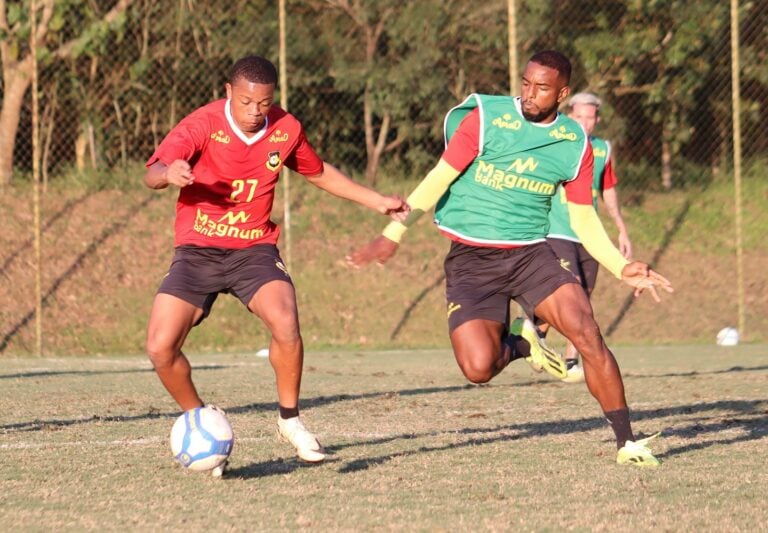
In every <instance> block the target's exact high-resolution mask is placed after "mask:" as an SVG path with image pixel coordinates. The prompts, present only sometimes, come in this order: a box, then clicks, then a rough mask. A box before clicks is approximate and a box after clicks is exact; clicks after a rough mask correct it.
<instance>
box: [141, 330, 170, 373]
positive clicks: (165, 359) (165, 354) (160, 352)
mask: <svg viewBox="0 0 768 533" xmlns="http://www.w3.org/2000/svg"><path fill="white" fill-rule="evenodd" d="M146 350H147V355H148V356H149V360H150V361H151V362H152V366H154V367H155V368H165V367H168V366H171V365H173V360H174V358H175V357H176V355H177V354H178V350H175V349H174V348H173V346H171V345H169V344H168V343H164V342H162V340H161V339H159V338H158V337H156V336H152V335H150V336H148V337H147V344H146Z"/></svg>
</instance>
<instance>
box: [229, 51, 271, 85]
mask: <svg viewBox="0 0 768 533" xmlns="http://www.w3.org/2000/svg"><path fill="white" fill-rule="evenodd" d="M240 78H242V79H244V80H246V81H249V82H251V83H261V84H264V85H269V84H270V83H271V84H273V85H275V86H277V69H276V68H275V65H273V64H272V62H271V61H269V60H268V59H264V58H263V57H261V56H245V57H242V58H240V59H238V60H237V61H236V62H235V64H234V65H232V68H231V69H230V70H229V83H230V84H234V83H235V81H237V80H239V79H240Z"/></svg>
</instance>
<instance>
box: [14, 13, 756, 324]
mask: <svg viewBox="0 0 768 533" xmlns="http://www.w3.org/2000/svg"><path fill="white" fill-rule="evenodd" d="M0 5H2V8H3V9H2V11H3V13H2V15H1V16H2V17H3V19H2V20H0V33H1V38H2V41H1V43H0V46H1V47H2V60H3V67H4V76H3V80H2V86H1V87H0V94H2V98H3V103H2V116H1V117H0V184H6V185H7V184H13V183H15V182H22V181H24V180H27V179H29V175H30V172H31V169H32V125H31V124H32V121H31V98H30V94H29V90H28V88H29V79H30V63H29V58H30V42H29V35H30V30H29V8H28V6H29V2H25V1H15V2H13V1H2V2H0ZM37 5H38V10H39V14H38V17H37V18H38V24H39V26H38V28H39V29H38V32H37V35H38V42H37V44H36V47H37V53H38V62H39V67H38V78H39V81H38V84H39V96H40V107H39V131H40V138H39V142H40V147H41V152H40V153H41V167H40V168H41V172H42V181H43V184H44V185H45V184H46V183H48V182H49V181H51V180H56V179H57V177H58V176H61V175H66V174H67V173H69V172H72V171H78V172H79V171H87V170H88V169H104V168H111V169H119V168H123V167H126V166H128V165H130V164H132V163H136V162H137V161H144V160H146V159H147V157H148V156H149V155H150V154H151V153H152V151H153V150H154V148H155V147H156V146H157V145H158V143H159V142H160V141H161V140H162V138H163V136H164V135H165V133H167V132H168V131H169V129H170V128H171V127H172V126H173V125H174V124H175V123H176V122H178V120H180V118H182V117H183V116H184V115H186V114H187V113H189V112H191V111H192V110H194V109H195V108H197V107H198V106H200V105H202V104H204V103H207V102H209V101H211V100H213V99H217V98H221V97H223V96H224V83H225V81H226V74H227V71H228V69H229V67H230V65H231V64H232V62H233V60H234V59H236V58H238V57H240V56H242V55H245V54H249V53H257V54H259V55H263V56H265V57H268V58H272V59H273V60H274V62H275V63H277V62H278V57H279V56H280V52H281V50H279V49H278V43H279V42H280V38H279V37H280V36H279V11H278V6H279V4H278V2H277V1H266V0H265V1H245V0H239V1H232V2H214V1H212V0H117V1H115V0H109V1H106V0H105V1H98V2H97V1H89V0H56V1H55V2H54V1H53V0H37ZM285 13H286V21H285V22H286V27H287V35H286V39H285V50H283V52H284V53H285V56H286V58H287V60H286V65H285V66H286V71H287V83H285V86H284V87H281V88H280V89H279V90H280V91H286V92H287V97H288V98H287V101H288V108H289V110H290V111H291V112H293V113H294V114H296V115H297V116H298V117H300V119H301V120H302V122H303V123H304V125H305V128H306V130H307V131H308V132H309V137H310V139H311V141H312V142H313V144H314V145H315V147H316V148H317V150H318V151H319V153H320V154H322V156H323V158H324V159H326V160H328V161H331V162H333V163H334V164H336V165H338V166H340V167H341V168H343V169H344V170H346V171H347V172H349V173H350V174H352V175H353V176H355V177H356V178H358V179H360V180H362V181H365V182H366V183H369V184H371V185H375V184H376V181H377V179H378V178H379V177H380V176H382V175H387V176H394V177H395V178H397V177H400V178H401V179H402V180H406V179H408V180H411V181H410V182H411V183H412V182H413V181H412V180H413V177H414V176H421V175H423V174H424V172H425V171H426V170H428V169H429V168H430V167H431V165H432V164H433V163H434V161H435V160H436V158H437V157H438V156H439V154H440V152H441V150H442V145H443V141H442V119H443V116H444V114H445V112H446V111H447V110H448V109H450V108H451V107H452V106H453V105H455V104H456V103H457V102H459V101H461V100H462V99H463V98H464V97H465V96H466V95H467V94H468V93H470V92H488V93H509V92H510V90H511V89H510V72H519V71H521V70H522V68H523V67H524V63H525V60H526V59H527V57H529V56H530V55H531V54H532V53H534V52H535V51H538V50H542V49H545V48H556V49H559V50H561V51H563V52H564V53H566V55H568V56H569V57H570V58H571V60H572V62H573V64H574V76H573V79H572V84H571V85H572V87H573V88H574V90H589V91H592V92H594V93H596V94H598V95H599V96H600V97H601V98H602V99H603V102H604V105H603V108H602V109H601V117H602V122H601V124H600V125H599V126H598V129H597V131H596V133H597V134H598V135H600V136H601V137H605V138H608V139H610V140H611V141H612V142H613V146H614V161H615V163H614V166H615V168H616V169H617V172H618V175H619V179H620V190H621V197H622V200H623V201H624V202H625V203H626V204H627V205H640V204H642V202H643V199H644V197H645V195H647V194H648V193H649V192H665V191H666V192H669V193H670V194H674V193H675V192H677V193H680V192H682V193H683V195H684V197H685V198H686V202H687V203H685V206H686V207H685V208H684V212H685V216H689V217H690V216H704V217H706V216H707V206H706V205H701V206H700V205H697V204H696V201H695V198H696V197H697V194H699V192H700V191H702V190H705V189H707V188H710V187H721V188H722V191H723V195H724V196H723V198H722V201H723V202H730V203H733V202H734V193H733V184H734V183H736V181H735V180H740V179H742V178H741V177H739V176H735V175H734V167H733V162H734V138H735V133H736V132H735V131H734V129H733V124H734V115H733V109H734V105H736V106H739V107H740V111H741V114H740V119H741V130H740V133H741V141H740V142H741V156H742V161H743V180H744V182H743V183H744V193H743V194H744V195H745V197H747V198H748V197H749V195H754V194H757V195H760V194H762V195H765V194H766V193H765V187H764V186H762V185H761V184H762V183H764V182H765V180H766V178H765V172H766V170H767V169H768V125H766V122H765V121H764V120H762V116H761V110H762V109H763V108H764V107H765V105H766V104H768V60H767V58H766V50H768V30H766V28H768V5H767V4H766V2H765V1H764V0H760V1H743V0H742V1H741V2H738V13H739V19H738V24H737V27H738V39H737V41H736V44H737V50H738V56H733V55H732V47H731V38H732V31H731V24H730V21H731V12H730V9H729V5H728V3H725V2H722V1H718V0H702V1H699V2H685V1H682V0H673V1H670V2H655V1H648V2H638V1H633V0H591V1H590V0H555V1H552V2H538V1H533V0H489V1H486V2H469V1H466V0H420V1H418V2H405V3H403V2H399V1H397V0H287V2H286V3H285ZM510 13H513V14H514V17H515V20H510V18H509V14H510ZM510 29H512V30H514V31H512V33H510ZM510 35H513V36H514V38H513V39H512V42H513V43H514V45H515V49H514V52H515V53H514V54H511V53H510V52H511V50H510V46H509V43H510V39H509V36H510ZM509 57H518V58H519V62H520V64H519V65H511V66H510V65H509V61H508V58H509ZM737 57H738V60H739V63H738V73H739V76H740V81H739V86H738V92H737V93H735V94H734V93H733V92H732V73H733V67H734V61H735V60H736V59H737ZM512 79H513V80H514V79H515V76H514V75H513V76H512ZM736 204H737V206H738V207H737V208H736V210H735V211H736V212H737V213H739V214H740V215H743V224H744V226H747V227H752V228H756V227H762V226H764V225H765V224H766V223H768V214H766V212H765V211H761V210H759V209H758V210H752V209H750V206H751V205H752V203H751V202H750V201H747V202H746V203H744V202H743V201H741V200H737V202H736ZM682 209H683V207H681V210H682ZM651 210H652V208H651ZM697 213H698V214H697ZM735 220H736V218H735V217H734V218H729V219H728V220H711V221H710V222H709V226H710V227H711V229H712V231H713V232H715V233H717V234H718V235H719V236H720V237H719V238H717V239H713V240H712V241H711V242H712V243H713V246H720V247H723V248H724V249H726V250H727V251H728V253H729V254H734V255H733V256H735V254H740V253H741V251H740V250H736V249H735V247H737V246H742V243H736V245H734V240H735V239H736V237H735V235H736V234H737V233H736V231H737V230H736V229H735V227H734V225H735ZM638 229H639V228H638ZM739 231H741V230H739ZM630 232H632V228H630ZM730 236H734V237H733V239H732V238H730ZM700 238H701V239H703V240H706V239H708V238H710V236H708V235H701V236H700ZM743 244H745V245H746V246H747V248H748V249H752V250H754V249H755V248H759V247H760V246H761V243H758V242H747V243H743ZM733 256H732V257H733ZM750 257H752V259H754V260H758V261H764V259H765V255H764V252H761V254H758V255H756V256H750ZM752 259H751V260H752ZM734 265H735V263H734ZM727 268H730V267H727ZM734 268H735V266H734ZM753 270H754V272H752V274H749V273H748V276H749V275H754V276H757V277H756V278H753V279H747V281H746V288H747V290H752V291H758V294H759V293H760V291H762V294H763V295H764V294H765V291H766V279H765V274H760V272H762V269H760V268H755V269H753ZM722 275H724V276H731V275H732V274H731V273H730V272H723V273H722ZM734 299H735V295H734ZM732 321H733V320H732ZM742 325H743V324H742Z"/></svg>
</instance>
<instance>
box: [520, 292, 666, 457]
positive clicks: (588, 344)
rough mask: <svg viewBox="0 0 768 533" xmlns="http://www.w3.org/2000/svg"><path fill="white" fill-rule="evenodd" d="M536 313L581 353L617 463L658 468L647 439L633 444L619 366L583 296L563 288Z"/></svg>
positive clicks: (543, 303) (549, 297) (585, 372)
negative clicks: (608, 427)
mask: <svg viewBox="0 0 768 533" xmlns="http://www.w3.org/2000/svg"><path fill="white" fill-rule="evenodd" d="M535 312H536V315H537V316H541V317H542V318H543V319H544V320H546V321H547V322H549V323H550V324H551V325H552V326H553V327H554V328H556V329H557V330H558V331H560V333H562V334H563V335H565V337H566V338H567V339H569V340H570V341H571V342H573V344H574V346H575V347H576V349H577V350H578V351H579V352H580V353H581V357H582V364H583V366H584V377H585V378H586V382H587V388H588V389H589V392H591V393H592V396H594V397H595V399H597V401H598V403H599V404H600V407H601V408H602V410H603V413H604V414H605V417H606V418H607V419H608V422H609V423H610V425H611V429H613V432H614V434H615V435H616V447H617V448H618V449H619V452H618V456H617V462H618V463H620V464H637V465H640V466H657V465H658V464H659V461H658V459H656V458H655V457H654V456H653V454H652V453H651V451H650V450H649V449H648V448H647V446H646V444H647V441H648V440H650V439H643V440H640V441H635V437H634V435H633V433H632V425H631V423H630V420H629V409H628V408H627V401H626V398H625V397H624V382H623V381H622V379H621V372H620V371H619V365H618V363H616V359H615V358H614V357H613V354H612V353H611V351H610V350H609V349H608V347H607V346H606V345H605V342H604V341H603V336H602V334H601V333H600V328H599V327H598V325H597V323H596V322H595V319H594V316H593V314H592V306H591V305H590V303H589V299H588V298H587V295H586V293H585V292H584V291H583V290H582V289H581V287H579V286H578V285H575V284H566V285H562V286H560V287H559V288H558V289H557V290H556V291H555V292H553V293H552V294H550V295H549V296H548V297H547V298H545V299H544V300H543V301H542V302H541V303H539V305H537V306H536V309H535Z"/></svg>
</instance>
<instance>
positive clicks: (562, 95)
mask: <svg viewBox="0 0 768 533" xmlns="http://www.w3.org/2000/svg"><path fill="white" fill-rule="evenodd" d="M569 94H571V88H570V87H568V86H567V85H566V86H565V87H562V88H561V89H560V91H559V92H558V93H557V103H558V104H562V103H563V102H564V101H565V99H566V98H568V95H569Z"/></svg>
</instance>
